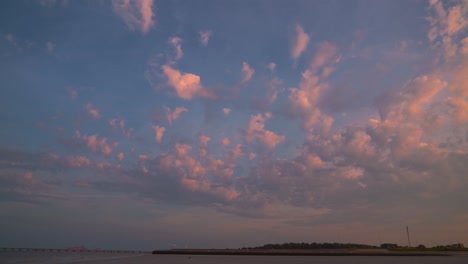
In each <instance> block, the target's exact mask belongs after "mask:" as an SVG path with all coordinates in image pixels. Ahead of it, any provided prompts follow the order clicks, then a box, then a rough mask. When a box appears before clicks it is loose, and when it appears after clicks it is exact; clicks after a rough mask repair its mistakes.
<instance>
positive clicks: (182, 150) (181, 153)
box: [175, 143, 192, 158]
mask: <svg viewBox="0 0 468 264" xmlns="http://www.w3.org/2000/svg"><path fill="white" fill-rule="evenodd" d="M175 149H176V153H177V156H178V157H179V158H184V157H185V156H187V154H188V153H189V152H190V151H191V150H192V147H191V146H190V145H188V144H184V143H176V144H175Z"/></svg>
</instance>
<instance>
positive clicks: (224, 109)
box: [223, 108, 231, 115]
mask: <svg viewBox="0 0 468 264" xmlns="http://www.w3.org/2000/svg"><path fill="white" fill-rule="evenodd" d="M223 113H224V115H229V114H230V113H231V109H230V108H223Z"/></svg>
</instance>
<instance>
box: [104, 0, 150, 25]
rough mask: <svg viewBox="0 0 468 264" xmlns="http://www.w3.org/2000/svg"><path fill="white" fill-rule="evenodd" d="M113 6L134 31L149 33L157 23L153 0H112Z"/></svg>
mask: <svg viewBox="0 0 468 264" xmlns="http://www.w3.org/2000/svg"><path fill="white" fill-rule="evenodd" d="M112 6H113V8H114V12H115V13H116V14H117V15H119V16H120V17H122V19H123V20H124V21H125V23H126V24H127V26H128V28H129V29H130V30H132V31H134V30H140V31H141V32H143V33H148V32H149V30H150V29H151V28H152V27H154V25H155V22H154V20H153V17H154V14H153V9H152V8H153V0H112Z"/></svg>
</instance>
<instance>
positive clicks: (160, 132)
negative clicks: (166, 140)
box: [153, 126, 166, 144]
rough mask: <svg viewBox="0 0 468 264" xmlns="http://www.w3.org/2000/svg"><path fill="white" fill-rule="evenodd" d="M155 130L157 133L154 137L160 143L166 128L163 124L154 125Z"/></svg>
mask: <svg viewBox="0 0 468 264" xmlns="http://www.w3.org/2000/svg"><path fill="white" fill-rule="evenodd" d="M153 130H154V133H155V136H154V139H155V140H156V142H158V144H161V142H162V138H163V136H164V132H165V131H166V128H165V127H161V126H153Z"/></svg>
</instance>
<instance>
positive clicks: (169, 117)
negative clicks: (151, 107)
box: [165, 107, 188, 126]
mask: <svg viewBox="0 0 468 264" xmlns="http://www.w3.org/2000/svg"><path fill="white" fill-rule="evenodd" d="M165 110H166V119H167V122H169V125H171V126H172V122H173V121H174V120H177V119H178V118H179V117H180V114H182V113H183V112H188V110H187V108H185V107H176V108H175V109H174V111H172V112H171V109H170V108H169V107H165Z"/></svg>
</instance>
